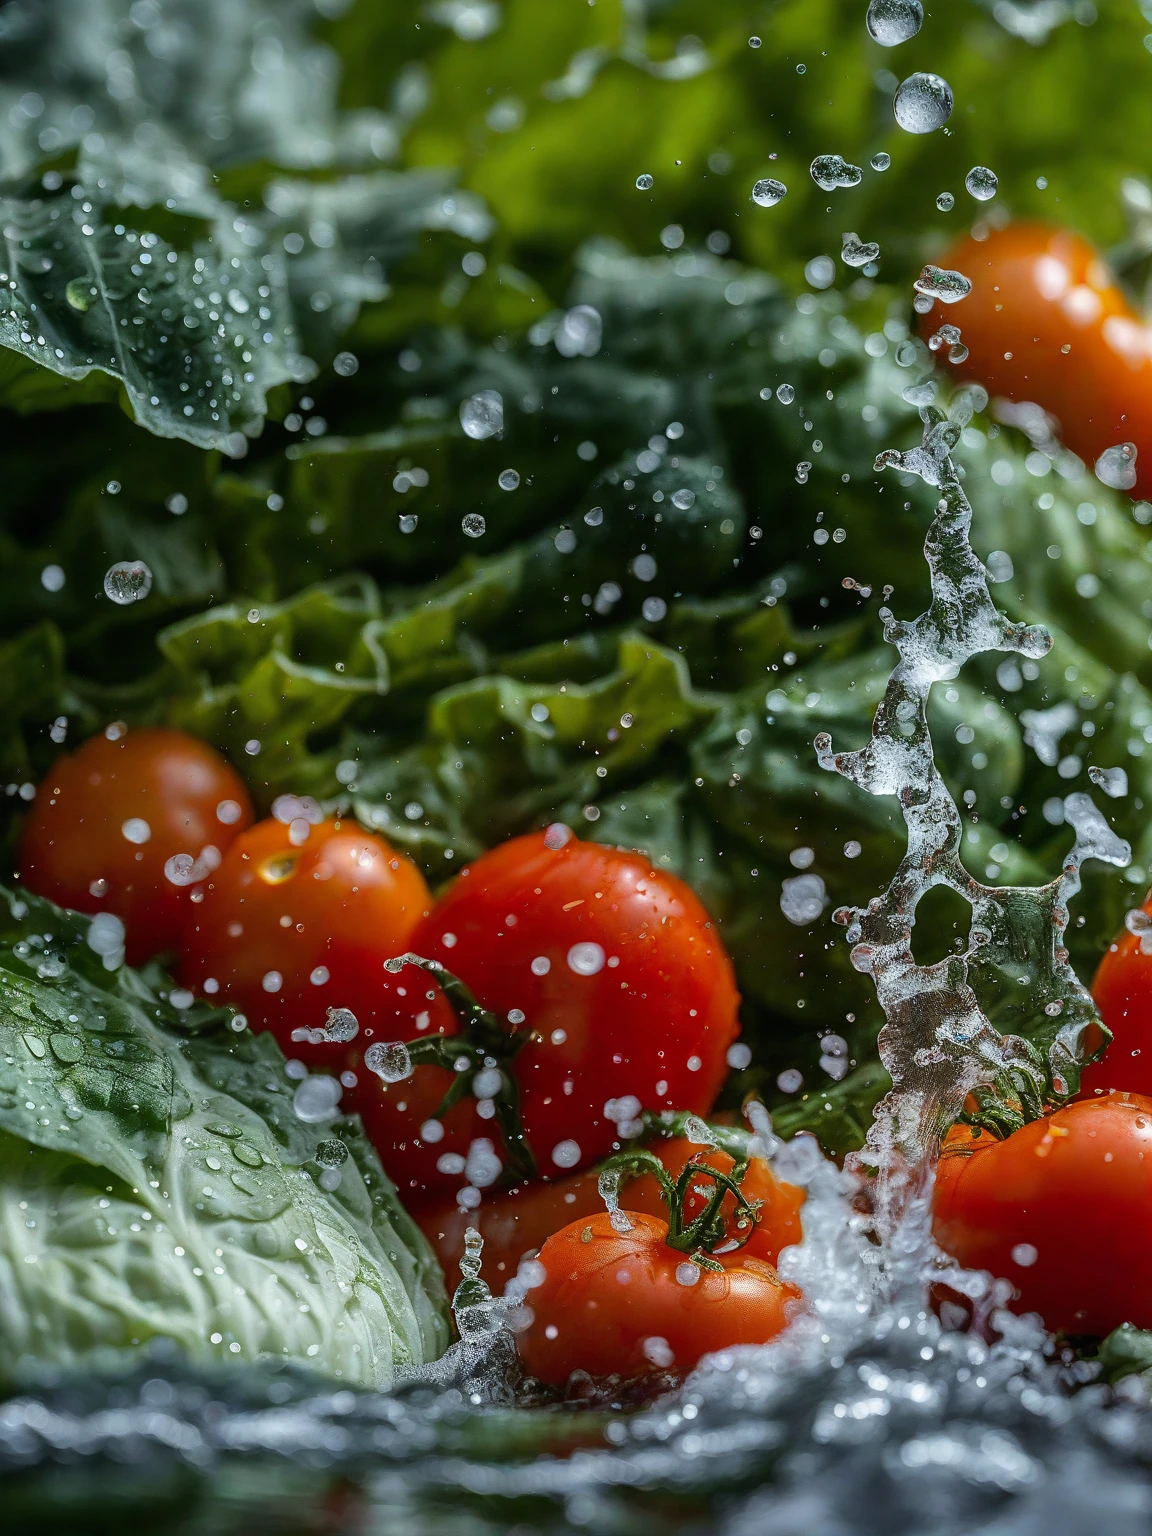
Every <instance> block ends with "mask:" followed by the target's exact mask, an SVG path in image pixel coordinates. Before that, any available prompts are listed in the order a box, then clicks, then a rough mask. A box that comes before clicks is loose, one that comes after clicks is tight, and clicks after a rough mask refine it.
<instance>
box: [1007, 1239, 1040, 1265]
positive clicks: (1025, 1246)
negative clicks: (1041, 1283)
mask: <svg viewBox="0 0 1152 1536" xmlns="http://www.w3.org/2000/svg"><path fill="white" fill-rule="evenodd" d="M1039 1257H1040V1253H1039V1250H1038V1249H1036V1248H1035V1247H1033V1245H1032V1244H1031V1243H1017V1244H1016V1246H1015V1247H1014V1248H1013V1250H1012V1262H1013V1263H1014V1264H1019V1265H1020V1267H1021V1269H1031V1267H1032V1265H1033V1264H1035V1262H1036V1260H1037V1259H1038V1258H1039Z"/></svg>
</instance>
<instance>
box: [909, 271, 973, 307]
mask: <svg viewBox="0 0 1152 1536" xmlns="http://www.w3.org/2000/svg"><path fill="white" fill-rule="evenodd" d="M912 286H913V287H914V288H915V289H916V292H917V293H922V294H923V295H924V296H925V298H928V299H939V300H940V301H941V303H943V304H956V303H959V301H960V300H961V299H966V298H967V297H968V295H969V294H970V293H971V292H972V280H971V278H967V277H965V276H964V274H963V272H953V271H951V270H950V269H949V268H947V267H934V266H932V265H931V264H929V265H928V266H926V267H924V268H923V270H922V271H921V273H920V276H919V277H918V278H917V279H916V281H915V283H914V284H913V285H912Z"/></svg>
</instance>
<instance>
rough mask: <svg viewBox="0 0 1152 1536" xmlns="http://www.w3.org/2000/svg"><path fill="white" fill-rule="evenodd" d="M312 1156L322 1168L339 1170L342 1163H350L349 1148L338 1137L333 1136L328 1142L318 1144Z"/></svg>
mask: <svg viewBox="0 0 1152 1536" xmlns="http://www.w3.org/2000/svg"><path fill="white" fill-rule="evenodd" d="M312 1155H313V1156H314V1157H315V1159H316V1161H317V1162H318V1163H319V1164H320V1166H321V1167H322V1168H339V1167H340V1165H341V1163H346V1162H347V1161H348V1148H347V1147H346V1146H345V1145H344V1143H343V1142H342V1141H341V1140H340V1138H339V1137H338V1136H332V1137H329V1139H328V1140H327V1141H319V1142H317V1143H316V1151H315V1152H314V1153H313V1154H312Z"/></svg>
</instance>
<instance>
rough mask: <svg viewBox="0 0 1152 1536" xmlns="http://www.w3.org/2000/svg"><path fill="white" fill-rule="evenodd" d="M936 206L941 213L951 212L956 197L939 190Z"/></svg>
mask: <svg viewBox="0 0 1152 1536" xmlns="http://www.w3.org/2000/svg"><path fill="white" fill-rule="evenodd" d="M936 206H937V208H939V210H940V212H941V213H951V212H952V210H953V208H955V206H956V199H955V197H953V195H952V193H951V192H941V193H940V195H939V196H938V197H937V199H936Z"/></svg>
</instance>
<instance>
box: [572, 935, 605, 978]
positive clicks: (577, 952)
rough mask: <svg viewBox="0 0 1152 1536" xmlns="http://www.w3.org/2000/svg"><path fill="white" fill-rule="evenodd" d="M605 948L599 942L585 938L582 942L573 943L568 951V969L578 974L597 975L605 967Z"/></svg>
mask: <svg viewBox="0 0 1152 1536" xmlns="http://www.w3.org/2000/svg"><path fill="white" fill-rule="evenodd" d="M604 959H605V955H604V950H603V949H602V948H601V946H600V945H599V944H594V943H592V942H590V941H588V940H585V941H584V942H583V943H580V944H573V946H572V948H571V949H570V950H569V951H568V969H569V970H570V971H575V973H576V975H577V976H595V975H596V974H597V972H599V971H602V970H603V969H604Z"/></svg>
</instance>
